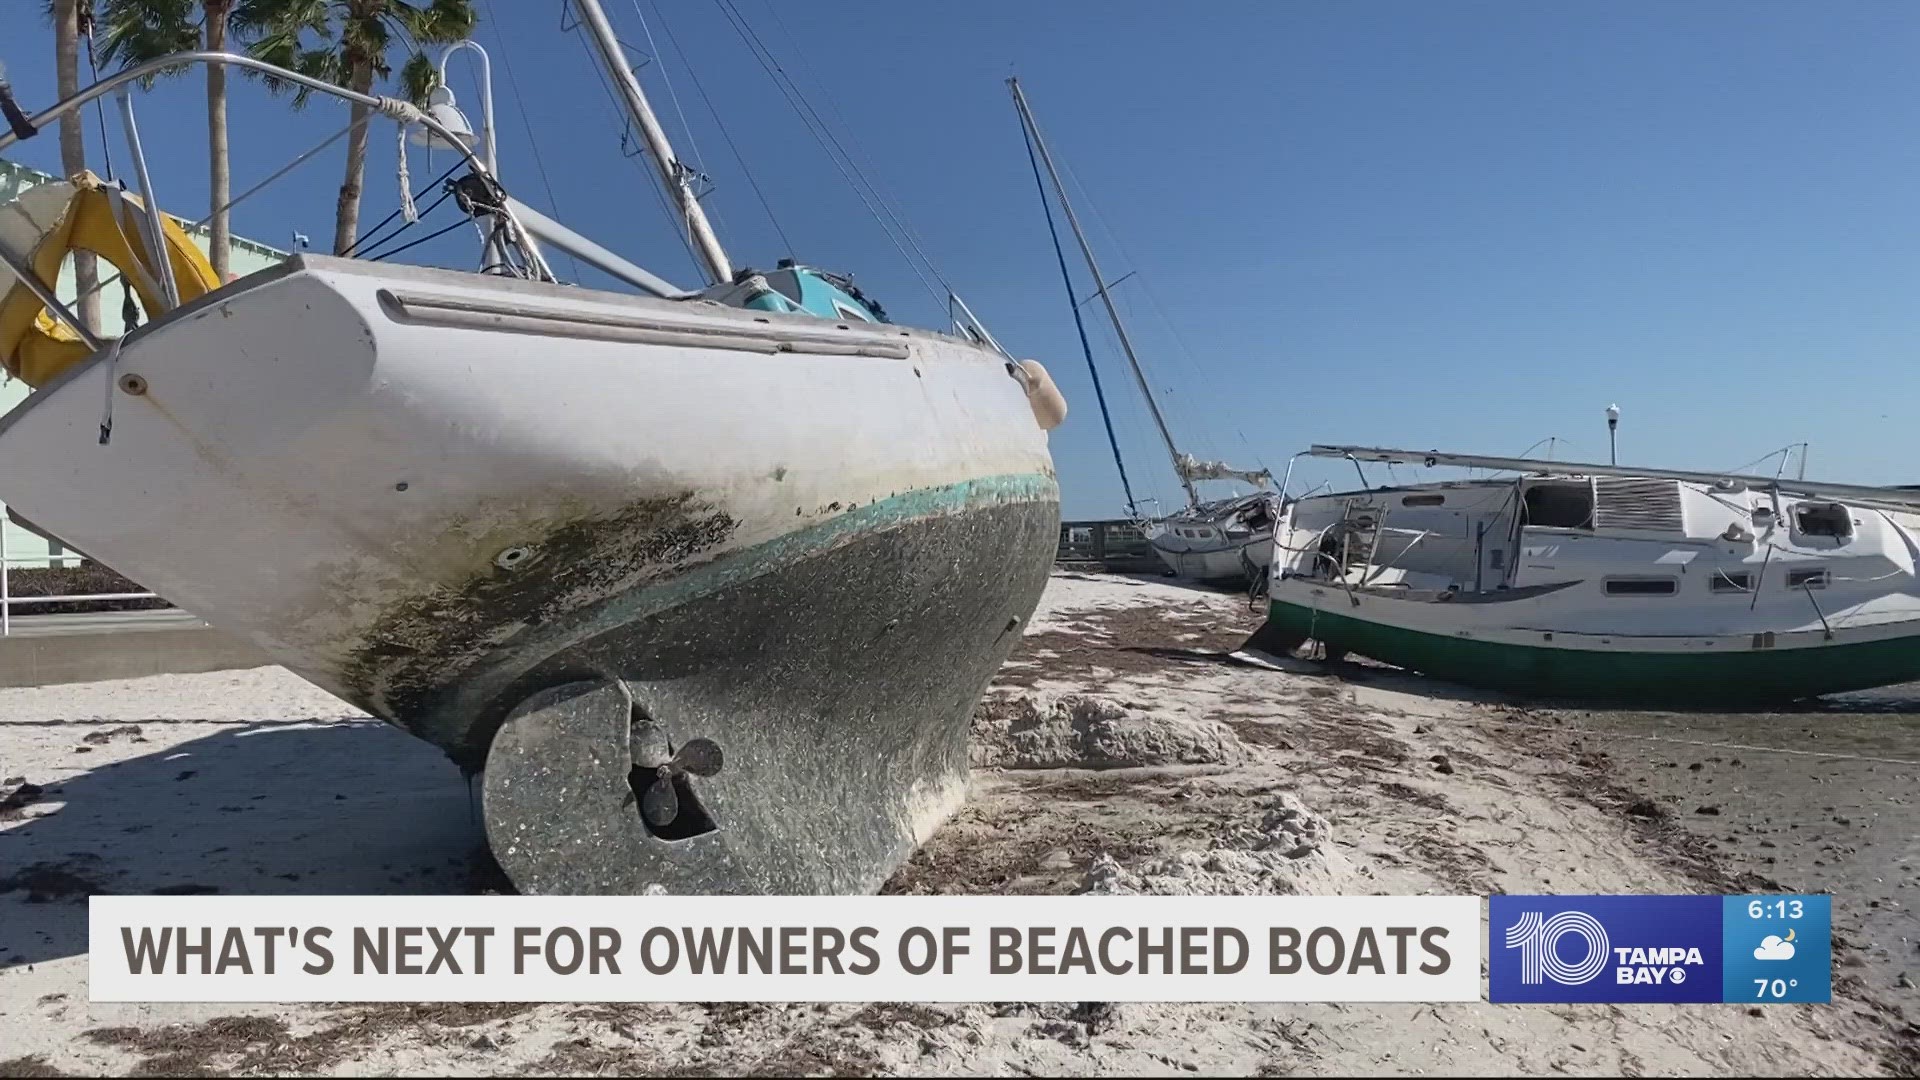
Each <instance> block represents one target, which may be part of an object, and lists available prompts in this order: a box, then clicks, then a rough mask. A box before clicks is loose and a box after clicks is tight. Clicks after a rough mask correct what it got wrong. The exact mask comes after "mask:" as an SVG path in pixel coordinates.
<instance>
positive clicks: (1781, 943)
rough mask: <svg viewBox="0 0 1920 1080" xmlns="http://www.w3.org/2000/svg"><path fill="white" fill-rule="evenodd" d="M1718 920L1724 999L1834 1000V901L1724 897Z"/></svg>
mask: <svg viewBox="0 0 1920 1080" xmlns="http://www.w3.org/2000/svg"><path fill="white" fill-rule="evenodd" d="M1725 900H1726V907H1725V912H1724V914H1723V915H1722V920H1723V922H1724V930H1723V932H1722V941H1723V943H1724V946H1723V947H1724V949H1725V952H1726V966H1725V969H1724V970H1725V976H1724V981H1725V983H1726V987H1725V989H1726V995H1727V996H1726V1000H1728V1001H1741V1002H1747V1003H1750V1004H1756V1005H1767V1004H1775V1003H1779V1002H1786V1001H1832V1000H1833V898H1832V897H1827V896H1729V897H1726V898H1725Z"/></svg>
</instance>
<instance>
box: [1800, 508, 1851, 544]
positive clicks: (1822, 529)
mask: <svg viewBox="0 0 1920 1080" xmlns="http://www.w3.org/2000/svg"><path fill="white" fill-rule="evenodd" d="M1793 526H1794V529H1795V530H1796V531H1798V532H1800V533H1801V534H1803V535H1806V536H1832V537H1836V538H1839V539H1842V540H1844V539H1846V538H1847V537H1849V536H1852V535H1853V515H1852V514H1851V513H1849V512H1848V511H1847V508H1846V507H1845V506H1842V505H1841V504H1840V503H1801V504H1800V505H1799V506H1796V507H1794V508H1793Z"/></svg>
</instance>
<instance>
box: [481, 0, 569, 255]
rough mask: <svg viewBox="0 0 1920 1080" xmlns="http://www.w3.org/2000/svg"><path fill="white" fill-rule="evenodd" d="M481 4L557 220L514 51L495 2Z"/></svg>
mask: <svg viewBox="0 0 1920 1080" xmlns="http://www.w3.org/2000/svg"><path fill="white" fill-rule="evenodd" d="M481 3H482V4H483V5H484V6H485V7H486V9H487V23H488V25H490V26H492V27H494V28H495V29H494V34H493V37H494V47H495V48H497V49H499V50H500V66H501V67H504V68H506V69H507V85H508V86H510V87H512V88H513V103H514V105H515V106H516V107H518V109H519V111H520V126H522V127H524V128H526V130H527V145H528V146H530V147H532V148H533V167H534V168H535V169H537V170H538V171H539V173H540V186H541V187H542V188H544V189H546V192H547V212H548V213H550V214H552V215H553V216H554V217H556V218H557V217H559V216H560V200H559V199H556V198H554V195H553V181H552V180H551V179H550V178H548V176H547V162H546V157H545V155H543V154H541V152H540V140H539V138H538V137H537V136H536V135H535V134H534V131H533V121H532V120H531V119H529V118H528V116H527V99H526V97H525V96H523V95H522V94H521V93H520V80H519V78H518V77H516V76H515V75H514V73H513V50H512V49H510V48H508V46H507V39H506V37H505V35H503V34H501V33H500V31H499V29H498V27H499V25H500V22H499V20H498V19H496V18H495V17H494V14H493V0H481ZM495 134H496V135H498V134H499V133H498V132H495ZM566 256H567V264H568V265H570V266H572V267H573V280H575V281H579V280H580V276H581V275H580V260H579V259H576V258H574V257H573V252H571V251H569V252H566Z"/></svg>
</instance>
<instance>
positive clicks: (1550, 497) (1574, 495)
mask: <svg viewBox="0 0 1920 1080" xmlns="http://www.w3.org/2000/svg"><path fill="white" fill-rule="evenodd" d="M1526 510H1527V517H1526V523H1527V524H1528V525H1538V526H1543V527H1545V528H1549V529H1591V528H1593V485H1592V484H1591V483H1590V482H1588V481H1586V480H1541V481H1536V482H1534V483H1531V484H1528V485H1527V494H1526Z"/></svg>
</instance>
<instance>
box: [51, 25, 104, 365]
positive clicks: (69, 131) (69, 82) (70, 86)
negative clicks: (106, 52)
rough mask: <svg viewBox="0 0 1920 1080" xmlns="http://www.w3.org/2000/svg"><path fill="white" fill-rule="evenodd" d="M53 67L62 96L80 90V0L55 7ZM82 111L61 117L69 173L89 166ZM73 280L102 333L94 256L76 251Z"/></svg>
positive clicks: (91, 325) (90, 322)
mask: <svg viewBox="0 0 1920 1080" xmlns="http://www.w3.org/2000/svg"><path fill="white" fill-rule="evenodd" d="M53 67H54V78H55V80H56V81H57V82H58V83H59V91H60V97H61V98H62V99H65V98H67V97H68V96H70V95H72V94H75V93H77V92H79V90H80V4H79V0H55V3H54V6H53ZM84 120H85V117H83V116H82V115H81V114H80V113H79V112H78V111H75V112H70V113H68V114H67V115H65V116H63V117H61V118H60V168H61V169H62V170H64V171H65V172H66V174H67V175H68V176H74V175H76V174H78V173H81V172H84V171H85V170H86V167H87V141H86V134H85V128H83V127H82V126H81V124H82V123H83V122H84ZM73 281H74V285H75V287H76V288H78V289H79V291H80V305H79V307H80V311H79V315H80V321H81V322H83V323H85V324H86V326H87V329H88V330H89V331H91V332H92V333H94V334H98V333H100V289H99V286H100V270H99V266H98V264H97V263H96V262H95V261H94V258H93V256H92V255H89V254H87V253H85V252H75V253H74V256H73Z"/></svg>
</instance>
